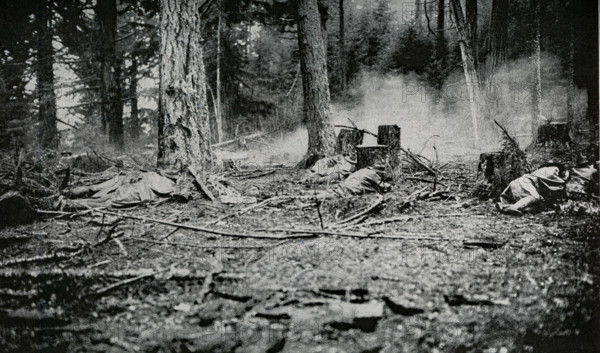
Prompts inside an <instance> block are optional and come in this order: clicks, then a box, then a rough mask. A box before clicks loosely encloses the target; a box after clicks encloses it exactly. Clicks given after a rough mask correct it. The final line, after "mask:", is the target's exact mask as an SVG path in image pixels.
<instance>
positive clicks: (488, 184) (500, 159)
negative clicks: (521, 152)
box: [476, 151, 528, 197]
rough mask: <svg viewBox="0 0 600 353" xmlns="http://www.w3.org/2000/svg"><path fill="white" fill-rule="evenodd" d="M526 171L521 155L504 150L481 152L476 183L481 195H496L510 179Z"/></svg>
mask: <svg viewBox="0 0 600 353" xmlns="http://www.w3.org/2000/svg"><path fill="white" fill-rule="evenodd" d="M526 173H528V170H527V166H526V164H525V162H524V160H523V158H522V157H519V156H517V155H515V154H510V153H507V152H505V151H498V152H489V153H482V154H480V155H479V164H478V166H477V180H476V182H477V184H478V185H479V186H481V187H480V190H479V191H481V192H482V194H481V196H483V197H493V196H498V195H499V194H500V193H501V192H502V191H503V190H504V188H506V186H508V184H510V182H511V181H513V180H515V179H517V178H519V177H520V176H522V175H523V174H526Z"/></svg>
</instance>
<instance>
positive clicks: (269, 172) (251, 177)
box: [238, 169, 277, 179]
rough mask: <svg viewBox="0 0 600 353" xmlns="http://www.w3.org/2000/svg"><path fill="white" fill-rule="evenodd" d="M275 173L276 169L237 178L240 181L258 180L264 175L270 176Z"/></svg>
mask: <svg viewBox="0 0 600 353" xmlns="http://www.w3.org/2000/svg"><path fill="white" fill-rule="evenodd" d="M276 172H277V170H276V169H273V170H268V171H266V172H262V173H258V174H249V175H244V176H239V177H238V178H240V179H254V178H260V177H263V176H266V175H271V174H275V173H276Z"/></svg>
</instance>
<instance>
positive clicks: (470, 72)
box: [450, 0, 479, 146]
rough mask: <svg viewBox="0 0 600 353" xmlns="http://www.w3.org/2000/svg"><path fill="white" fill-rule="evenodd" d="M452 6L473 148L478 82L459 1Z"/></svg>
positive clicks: (469, 37) (477, 136) (451, 2)
mask: <svg viewBox="0 0 600 353" xmlns="http://www.w3.org/2000/svg"><path fill="white" fill-rule="evenodd" d="M450 4H451V5H452V13H453V15H454V23H455V25H456V30H457V32H458V43H459V47H460V55H461V58H462V62H463V69H464V73H465V81H466V85H467V91H468V92H469V103H470V108H471V122H472V124H473V138H474V141H475V146H478V145H479V127H478V125H479V122H478V109H477V102H476V101H475V100H476V95H477V92H479V80H478V76H477V70H476V69H475V60H474V57H473V50H472V47H471V35H470V33H469V27H468V26H467V24H466V21H465V17H464V13H463V10H462V6H461V4H460V0H450Z"/></svg>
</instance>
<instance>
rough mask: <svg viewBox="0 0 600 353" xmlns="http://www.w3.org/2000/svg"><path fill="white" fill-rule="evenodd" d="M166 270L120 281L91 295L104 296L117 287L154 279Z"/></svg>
mask: <svg viewBox="0 0 600 353" xmlns="http://www.w3.org/2000/svg"><path fill="white" fill-rule="evenodd" d="M168 270H169V269H164V270H161V271H155V272H152V273H148V274H144V275H140V276H137V277H133V278H128V279H125V280H122V281H120V282H117V283H115V284H112V285H110V286H108V287H105V288H102V289H100V290H98V291H96V292H95V293H93V295H104V294H106V293H108V292H110V291H113V290H115V289H117V288H119V287H122V286H124V285H127V284H130V283H133V282H136V281H139V280H141V279H144V278H148V277H154V275H156V274H159V273H161V272H167V271H168Z"/></svg>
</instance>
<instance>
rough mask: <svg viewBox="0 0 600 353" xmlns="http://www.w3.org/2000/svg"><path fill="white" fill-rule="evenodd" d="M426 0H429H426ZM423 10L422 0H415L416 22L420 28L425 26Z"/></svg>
mask: <svg viewBox="0 0 600 353" xmlns="http://www.w3.org/2000/svg"><path fill="white" fill-rule="evenodd" d="M424 1H427V0H424ZM421 10H423V9H422V8H421V0H415V24H416V25H417V28H419V29H420V28H422V27H423V21H422V16H421Z"/></svg>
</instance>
